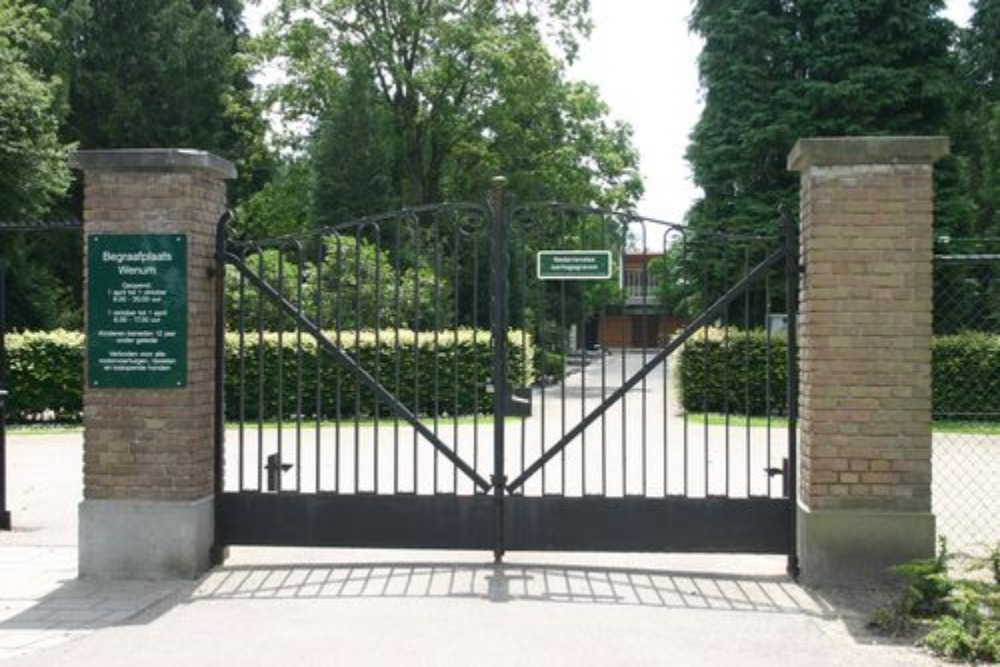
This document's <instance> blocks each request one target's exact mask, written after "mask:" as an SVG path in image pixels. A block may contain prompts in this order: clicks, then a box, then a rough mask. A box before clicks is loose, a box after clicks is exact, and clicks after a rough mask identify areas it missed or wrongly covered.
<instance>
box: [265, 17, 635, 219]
mask: <svg viewBox="0 0 1000 667" xmlns="http://www.w3.org/2000/svg"><path fill="white" fill-rule="evenodd" d="M587 5H588V3H587V2H586V0H560V1H553V2H543V3H535V6H534V7H533V6H532V4H531V3H526V2H508V3H498V2H496V1H495V0H474V1H472V2H469V1H462V2H459V1H457V0H423V1H421V2H407V1H403V0H379V1H375V0H363V1H360V2H344V1H342V0H329V1H326V2H310V1H308V0H298V1H292V0H289V1H287V2H284V3H283V4H282V7H281V9H280V10H279V11H278V12H276V13H274V14H273V15H272V16H271V17H270V19H269V22H268V23H269V30H268V32H267V34H266V35H265V36H264V38H263V39H262V40H261V42H260V53H261V54H262V55H263V56H264V57H265V58H268V59H271V61H275V60H278V61H280V62H281V63H282V65H283V67H284V71H285V73H286V80H285V81H284V82H283V84H282V85H280V86H277V87H276V88H274V89H273V90H272V91H271V100H272V101H273V102H274V103H275V104H276V105H278V106H280V108H281V109H282V111H283V113H284V116H285V119H286V121H287V123H288V126H289V127H290V128H291V133H292V136H291V137H288V141H287V144H288V145H289V146H291V147H292V149H293V150H298V151H302V152H305V153H308V154H309V155H311V156H312V159H313V161H314V168H315V179H316V181H315V187H316V190H315V193H316V195H315V204H316V209H315V211H316V218H317V222H320V223H322V224H329V223H331V222H334V221H337V220H343V219H346V218H348V217H354V216H356V215H359V214H361V213H372V212H377V211H378V210H381V209H382V208H385V207H393V206H395V205H399V204H403V205H420V204H426V203H430V202H435V201H442V200H445V199H447V200H455V199H470V198H475V199H479V198H481V197H482V193H483V191H484V190H485V188H486V187H487V184H488V183H489V178H490V177H492V176H494V175H496V174H497V173H504V174H506V175H507V176H509V177H510V179H511V182H512V184H513V189H516V191H518V192H519V193H520V192H522V189H521V188H520V187H519V186H520V185H524V186H525V187H524V188H523V192H524V194H527V195H531V196H535V195H536V194H537V196H539V197H545V198H570V197H571V198H573V199H575V200H576V201H580V202H582V203H591V202H594V203H598V202H600V203H613V204H616V205H622V206H627V205H629V204H631V203H632V202H634V200H635V198H636V197H637V196H638V194H640V193H641V183H640V180H639V178H638V175H637V168H636V164H637V160H638V157H637V154H636V152H635V150H634V149H633V147H632V146H631V133H630V130H629V128H628V127H627V126H625V125H623V124H618V123H613V122H611V121H609V120H608V118H607V113H608V110H607V108H606V107H605V106H604V105H603V103H602V102H601V101H600V99H599V97H598V95H597V93H596V90H595V89H593V88H592V87H589V86H585V85H581V84H574V83H571V82H569V81H567V80H566V76H565V65H566V63H567V62H569V61H570V60H571V59H572V57H573V55H574V54H575V50H576V46H577V42H578V40H579V39H580V38H582V37H584V36H585V35H586V34H587V31H588V30H589V23H588V11H587V10H588V7H587ZM546 34H548V35H549V36H550V37H549V42H548V44H547V43H546V40H545V38H544V35H546ZM552 45H554V46H552ZM303 126H305V127H307V128H315V133H314V134H313V135H311V139H310V141H307V142H302V141H301V128H302V127H303Z"/></svg>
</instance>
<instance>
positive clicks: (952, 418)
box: [932, 238, 1000, 557]
mask: <svg viewBox="0 0 1000 667" xmlns="http://www.w3.org/2000/svg"><path fill="white" fill-rule="evenodd" d="M934 334H935V337H934V344H933V353H934V378H933V385H934V440H933V489H932V499H933V510H934V513H935V515H936V516H937V526H938V535H939V536H940V537H943V538H945V539H946V540H947V544H948V548H949V549H950V550H951V551H952V552H954V553H956V554H958V555H959V556H962V557H967V556H983V555H985V554H986V553H988V551H989V550H990V549H992V548H996V546H997V545H998V544H1000V238H997V239H964V240H946V241H944V242H939V244H938V247H937V254H936V255H935V262H934Z"/></svg>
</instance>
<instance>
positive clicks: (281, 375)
mask: <svg viewBox="0 0 1000 667" xmlns="http://www.w3.org/2000/svg"><path fill="white" fill-rule="evenodd" d="M277 252H278V296H279V297H281V298H284V296H285V252H284V248H282V247H280V246H279V247H278V251H277ZM277 310H278V410H277V415H276V417H277V420H278V423H277V428H278V467H277V470H276V472H274V473H273V474H274V475H275V476H276V484H275V485H274V490H275V491H279V492H280V491H281V490H282V476H283V472H284V471H283V470H282V468H281V466H282V465H283V464H284V459H285V457H284V456H283V451H282V448H283V446H284V439H283V435H284V430H285V311H284V309H282V308H278V309H277Z"/></svg>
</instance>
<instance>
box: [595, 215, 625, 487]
mask: <svg viewBox="0 0 1000 667" xmlns="http://www.w3.org/2000/svg"><path fill="white" fill-rule="evenodd" d="M601 247H602V248H607V247H608V223H607V221H604V224H602V225H601ZM622 258H623V255H621V254H619V255H618V280H619V282H621V281H622V280H623V279H624V276H625V266H624V265H623V262H622ZM602 326H603V327H608V303H607V299H603V298H602V299H601V314H600V317H599V319H598V321H597V336H598V338H599V339H602V340H603V338H602V336H601V327H602ZM608 329H609V330H610V327H608ZM607 398H608V354H607V350H605V349H604V343H603V342H602V343H601V403H604V401H606V400H607ZM601 495H602V496H607V495H608V415H607V412H602V413H601Z"/></svg>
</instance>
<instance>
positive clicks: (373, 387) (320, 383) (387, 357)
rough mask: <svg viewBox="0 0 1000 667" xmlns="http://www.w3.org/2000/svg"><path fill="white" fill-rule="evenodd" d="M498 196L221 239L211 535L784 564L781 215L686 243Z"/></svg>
mask: <svg viewBox="0 0 1000 667" xmlns="http://www.w3.org/2000/svg"><path fill="white" fill-rule="evenodd" d="M497 185H498V186H497V187H496V188H495V189H494V191H493V192H492V194H491V196H490V199H489V201H488V202H487V203H486V204H483V205H479V204H444V205H439V206H429V207H423V208H416V209H409V210H405V211H400V212H397V213H392V214H386V215H382V216H376V217H370V218H364V219H361V220H357V221H354V222H350V223H345V224H342V225H338V226H336V227H334V228H330V229H322V230H318V231H316V232H314V233H310V234H307V235H302V236H287V237H280V238H275V239H270V240H266V241H239V240H232V239H230V240H226V235H225V225H226V222H227V221H226V220H224V221H223V222H222V223H221V225H220V232H221V233H220V239H221V241H220V248H219V256H220V268H221V269H222V270H221V272H220V274H221V275H222V279H221V280H220V296H221V297H222V301H223V302H224V312H223V317H220V331H219V335H220V339H219V340H220V342H219V354H220V358H224V361H225V363H224V367H225V368H224V371H222V370H220V376H219V386H220V396H219V399H220V400H219V404H220V415H219V424H220V429H219V447H218V452H219V456H218V461H217V466H218V471H217V472H218V475H217V479H218V485H219V488H218V497H219V499H220V500H219V503H218V521H217V530H218V541H219V543H220V544H223V545H235V544H258V545H315V546H321V545H322V546H357V547H362V546H364V547H409V548H442V549H483V550H491V551H493V552H494V554H495V555H496V557H497V558H499V557H500V556H501V555H502V554H503V553H504V552H505V551H507V550H595V551H725V552H757V553H777V554H790V555H791V554H792V553H793V551H794V523H793V521H794V511H793V502H792V500H791V497H792V495H793V494H791V493H790V489H792V488H794V483H795V479H794V478H795V469H796V465H795V460H794V452H795V421H796V411H795V406H796V383H795V379H796V373H795V368H794V360H795V335H794V332H795V313H794V308H793V307H791V308H789V307H787V306H786V304H791V305H792V306H794V303H795V298H791V299H789V298H788V297H789V295H793V296H794V295H795V294H796V293H797V260H796V241H795V239H794V235H793V234H792V233H791V232H792V225H791V223H790V221H787V220H786V222H785V225H784V228H783V229H775V235H774V236H773V237H748V236H738V235H732V234H724V233H708V234H706V233H701V234H694V233H691V232H689V230H687V229H686V228H685V227H683V226H679V225H673V224H668V223H663V222H659V221H655V220H651V219H647V218H643V217H640V216H637V215H634V214H630V213H617V212H608V211H601V210H597V209H591V208H581V207H573V206H565V205H560V204H540V205H527V206H511V205H510V204H511V202H510V199H509V196H508V195H507V194H506V193H505V192H504V191H503V188H502V184H497ZM540 251H548V252H549V253H550V254H552V252H553V251H555V253H554V254H556V255H558V256H560V257H562V258H563V259H562V260H555V261H557V262H558V261H562V262H563V263H564V264H565V266H563V267H562V268H561V269H560V267H555V272H554V273H552V271H553V267H552V266H549V265H548V264H547V265H546V266H543V265H542V260H541V259H540V258H539V252H540ZM602 257H608V258H610V271H611V274H612V275H611V277H610V278H604V277H603V276H599V275H597V274H594V273H593V271H594V269H595V267H596V268H597V270H598V273H599V272H600V271H602V270H604V269H605V268H606V267H607V264H606V263H604V262H605V260H603V259H601V258H602ZM588 262H590V263H593V266H588ZM549 264H551V262H549ZM567 267H568V268H567ZM574 267H575V268H574ZM560 270H562V274H561V275H560V273H559V272H560ZM546 272H549V273H551V275H546ZM583 278H590V279H583ZM222 280H224V281H225V285H223V284H222ZM223 322H224V323H225V324H226V325H227V327H226V330H225V331H224V330H223ZM637 332H641V333H639V334H637ZM223 338H225V341H223ZM636 341H639V346H638V347H636ZM221 366H222V365H220V368H221ZM223 387H224V389H223ZM224 421H225V422H226V423H228V426H227V427H226V428H222V424H223V422H224Z"/></svg>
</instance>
